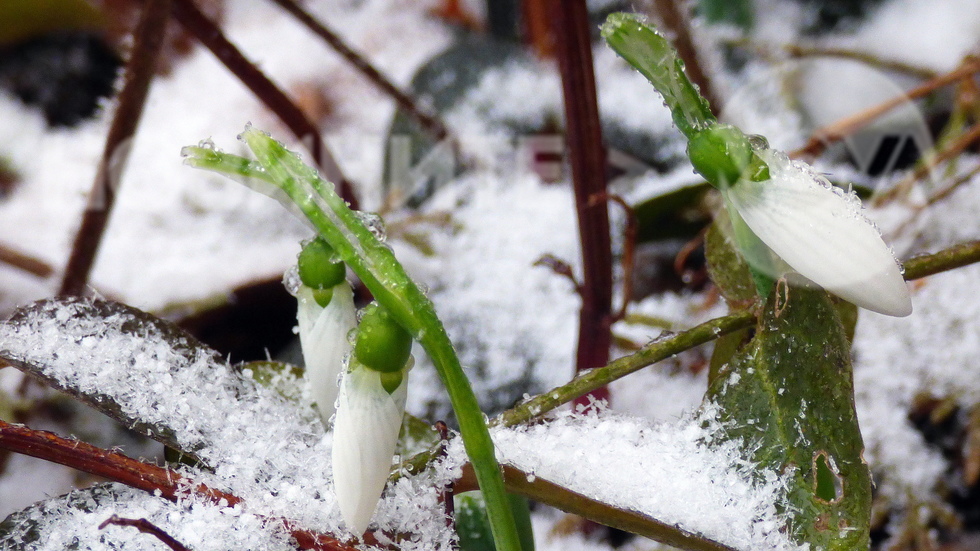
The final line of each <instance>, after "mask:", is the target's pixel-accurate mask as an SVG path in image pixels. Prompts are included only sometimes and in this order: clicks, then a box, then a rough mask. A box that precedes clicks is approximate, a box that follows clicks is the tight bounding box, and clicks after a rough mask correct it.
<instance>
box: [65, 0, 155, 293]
mask: <svg viewBox="0 0 980 551" xmlns="http://www.w3.org/2000/svg"><path fill="white" fill-rule="evenodd" d="M169 11H170V0H147V2H146V3H145V4H144V6H143V12H142V14H141V15H140V20H139V23H138V24H137V26H136V29H135V30H134V31H133V36H134V38H135V43H134V44H133V52H132V54H131V55H130V58H129V61H128V62H127V63H126V77H125V82H126V83H125V84H124V85H123V89H122V91H121V92H120V93H119V106H118V107H117V108H116V113H115V115H113V117H112V124H111V125H110V126H109V134H108V136H106V141H105V148H104V149H103V150H102V159H101V161H99V168H98V171H97V172H96V175H95V182H93V183H92V191H91V192H90V193H89V198H88V206H87V207H86V208H85V214H84V215H83V217H82V224H81V226H80V227H79V229H78V233H77V234H76V235H75V242H74V244H73V245H72V249H71V256H69V258H68V265H67V266H66V267H65V275H64V278H63V279H62V281H61V289H60V290H59V291H58V294H59V295H80V294H82V291H83V290H84V289H85V285H86V284H87V283H88V278H89V274H90V273H91V272H92V266H93V265H94V264H95V257H96V254H98V251H99V245H100V244H101V242H102V235H103V234H104V233H105V228H106V225H107V224H108V222H109V215H110V214H111V213H112V206H113V205H114V204H115V199H116V189H117V188H118V187H119V185H120V183H121V181H122V171H123V167H124V166H125V164H126V160H127V159H128V158H129V151H130V149H131V147H130V146H131V145H132V138H133V135H134V134H136V128H137V127H138V126H139V121H140V117H141V115H142V114H143V105H144V104H145V103H146V96H147V94H148V93H149V91H150V81H151V80H152V79H153V75H154V72H155V71H156V65H157V59H158V58H159V57H160V50H161V46H162V45H163V39H164V36H165V34H166V30H167V20H168V16H167V14H168V12H169Z"/></svg>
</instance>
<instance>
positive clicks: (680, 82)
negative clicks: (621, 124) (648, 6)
mask: <svg viewBox="0 0 980 551" xmlns="http://www.w3.org/2000/svg"><path fill="white" fill-rule="evenodd" d="M602 37H603V38H604V39H605V40H606V43H607V44H609V46H610V47H611V48H612V49H613V50H615V51H616V53H618V54H619V55H620V56H622V57H623V59H625V60H626V61H627V62H628V63H629V64H630V65H632V66H633V67H635V68H636V69H637V70H639V71H640V72H641V73H643V76H645V77H647V80H649V81H650V83H651V84H653V86H654V88H656V89H657V90H658V91H659V92H660V93H661V94H662V95H663V96H664V102H665V103H666V104H667V107H669V108H670V112H671V114H672V115H673V118H674V124H676V125H677V128H679V129H680V131H681V132H682V133H683V134H684V135H685V136H687V138H688V139H691V138H692V137H694V135H695V134H697V133H698V132H699V131H701V130H704V129H705V128H707V127H708V126H710V125H712V124H714V123H716V122H717V119H716V118H715V116H714V114H712V113H711V106H710V105H708V101H707V100H706V99H704V98H703V97H702V96H701V94H700V92H698V87H697V86H695V85H694V83H693V82H691V80H690V79H688V78H687V75H686V74H684V62H683V61H682V60H681V58H680V57H679V56H678V55H677V51H676V50H674V47H673V46H671V45H670V42H668V41H667V39H666V38H664V37H663V36H661V35H660V34H659V33H658V32H657V31H656V30H654V29H653V28H652V27H649V26H648V25H646V24H645V23H644V22H643V19H642V18H641V17H640V16H638V15H635V14H631V13H614V14H612V15H610V16H609V18H608V19H606V22H605V23H604V24H603V25H602Z"/></svg>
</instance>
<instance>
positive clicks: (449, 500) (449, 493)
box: [435, 421, 459, 549]
mask: <svg viewBox="0 0 980 551" xmlns="http://www.w3.org/2000/svg"><path fill="white" fill-rule="evenodd" d="M435 427H436V430H437V431H439V451H438V452H436V455H435V459H440V458H443V457H446V453H447V450H448V448H449V427H448V426H446V423H444V422H442V421H436V424H435ZM454 494H455V489H454V488H453V484H452V483H451V482H450V483H449V484H447V485H446V487H445V488H443V489H442V492H441V493H440V494H439V499H440V500H442V505H443V507H444V508H445V511H446V526H447V527H449V528H450V529H452V530H454V531H455V530H456V514H455V513H456V504H455V502H454V501H453V495H454ZM458 548H459V546H458V545H456V546H454V547H453V549H458Z"/></svg>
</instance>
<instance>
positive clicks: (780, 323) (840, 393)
mask: <svg viewBox="0 0 980 551" xmlns="http://www.w3.org/2000/svg"><path fill="white" fill-rule="evenodd" d="M705 399H706V401H709V402H714V403H716V404H718V405H720V406H721V416H722V419H721V420H722V422H723V423H725V424H726V426H727V427H728V433H727V438H728V439H738V440H740V441H741V442H742V444H743V446H744V453H745V458H746V459H748V460H751V461H753V462H756V463H758V464H759V465H760V467H764V468H767V469H771V470H774V471H776V472H782V473H788V474H789V475H790V477H791V478H790V487H789V491H788V503H786V504H785V505H783V509H784V511H783V512H784V513H785V514H787V515H789V518H790V524H791V525H790V529H791V532H792V535H793V537H794V538H795V539H796V540H797V541H799V542H800V543H810V544H811V546H813V548H815V549H824V550H840V551H845V550H846V551H852V550H855V549H867V548H868V546H869V524H870V513H871V475H870V471H869V470H868V466H867V464H865V463H864V461H863V459H862V457H861V454H862V452H863V450H864V444H863V442H862V440H861V433H860V430H859V428H858V423H857V415H856V413H855V410H854V388H853V381H852V372H851V359H850V344H849V342H848V340H847V337H846V335H845V332H844V326H843V325H842V323H841V321H840V318H839V317H838V315H837V311H836V310H835V308H834V305H833V303H832V301H831V299H830V296H829V295H828V294H827V293H826V292H824V291H821V290H816V289H807V288H800V287H792V288H790V287H788V286H787V285H786V283H785V281H783V280H781V281H780V282H779V283H778V284H777V288H776V290H775V292H773V293H772V294H771V296H770V298H769V300H768V302H767V304H766V309H765V312H764V314H763V317H762V319H761V320H760V322H759V327H758V329H757V332H756V336H755V338H754V339H753V340H752V342H751V343H749V344H748V345H747V346H746V347H745V348H744V349H743V350H742V351H741V352H740V353H739V354H737V355H736V356H735V357H734V358H733V359H732V361H731V362H729V363H728V365H727V366H725V367H724V368H723V369H722V370H721V373H720V374H719V376H718V377H717V378H716V380H715V381H713V383H712V384H711V386H710V388H709V389H708V393H707V394H706V397H705Z"/></svg>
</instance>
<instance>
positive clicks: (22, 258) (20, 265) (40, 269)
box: [0, 243, 54, 278]
mask: <svg viewBox="0 0 980 551" xmlns="http://www.w3.org/2000/svg"><path fill="white" fill-rule="evenodd" d="M0 262H2V263H4V264H8V265H10V266H13V267H14V268H17V269H18V270H22V271H25V272H27V273H29V274H31V275H35V276H37V277H40V278H46V277H48V276H50V275H51V274H52V273H54V269H52V268H51V266H50V265H49V264H48V263H47V262H44V261H43V260H39V259H37V258H34V257H33V256H29V255H26V254H24V253H22V252H19V251H15V250H14V249H12V248H11V247H8V246H7V245H4V244H2V243H0Z"/></svg>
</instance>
